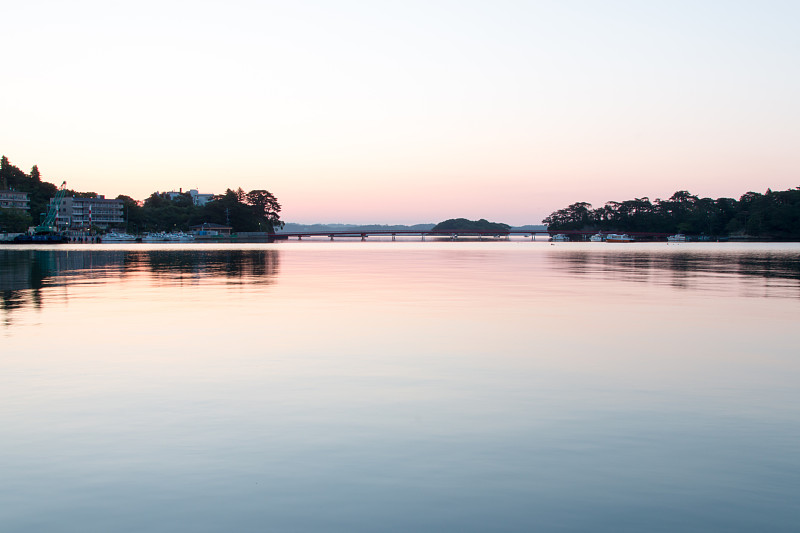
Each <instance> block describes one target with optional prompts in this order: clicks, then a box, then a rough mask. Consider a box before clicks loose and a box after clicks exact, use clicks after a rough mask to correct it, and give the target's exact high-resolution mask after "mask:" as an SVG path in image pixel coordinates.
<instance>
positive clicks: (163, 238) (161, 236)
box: [142, 232, 167, 242]
mask: <svg viewBox="0 0 800 533" xmlns="http://www.w3.org/2000/svg"><path fill="white" fill-rule="evenodd" d="M142 242H167V234H166V233H164V232H158V233H148V234H147V235H145V236H144V237H142Z"/></svg>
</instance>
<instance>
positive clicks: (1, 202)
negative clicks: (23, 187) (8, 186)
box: [0, 190, 31, 211]
mask: <svg viewBox="0 0 800 533" xmlns="http://www.w3.org/2000/svg"><path fill="white" fill-rule="evenodd" d="M30 208H31V201H30V199H29V198H28V193H26V192H20V191H11V190H5V191H0V209H21V210H23V211H28V210H30Z"/></svg>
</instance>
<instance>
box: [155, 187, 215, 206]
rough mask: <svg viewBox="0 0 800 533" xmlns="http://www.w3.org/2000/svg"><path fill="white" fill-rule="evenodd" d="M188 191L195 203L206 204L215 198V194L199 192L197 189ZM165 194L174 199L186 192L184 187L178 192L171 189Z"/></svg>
mask: <svg viewBox="0 0 800 533" xmlns="http://www.w3.org/2000/svg"><path fill="white" fill-rule="evenodd" d="M186 193H188V194H189V196H191V197H192V202H193V203H194V205H206V204H207V203H208V202H210V201H211V200H213V199H214V195H213V194H206V193H200V192H198V190H197V189H189V190H188V191H186ZM164 194H166V195H167V196H169V199H170V200H174V199H175V198H177V197H178V196H180V195H182V194H185V193H184V192H183V189H180V190H178V191H177V192H176V191H169V192H165V193H164Z"/></svg>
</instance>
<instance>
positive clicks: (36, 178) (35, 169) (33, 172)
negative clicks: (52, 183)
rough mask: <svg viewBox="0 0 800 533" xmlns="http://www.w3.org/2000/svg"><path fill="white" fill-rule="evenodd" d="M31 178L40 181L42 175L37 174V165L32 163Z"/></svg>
mask: <svg viewBox="0 0 800 533" xmlns="http://www.w3.org/2000/svg"><path fill="white" fill-rule="evenodd" d="M31 179H32V180H33V181H35V182H40V181H42V176H41V174H39V167H38V166H36V165H33V167H32V168H31Z"/></svg>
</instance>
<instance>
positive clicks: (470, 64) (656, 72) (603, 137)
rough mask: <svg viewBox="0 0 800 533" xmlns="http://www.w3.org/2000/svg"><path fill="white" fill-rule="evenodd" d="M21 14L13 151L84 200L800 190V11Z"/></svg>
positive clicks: (651, 8) (682, 4) (358, 211)
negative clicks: (91, 194)
mask: <svg viewBox="0 0 800 533" xmlns="http://www.w3.org/2000/svg"><path fill="white" fill-rule="evenodd" d="M4 14H5V17H4V18H6V20H9V21H13V23H12V24H8V25H7V26H6V28H5V29H4V31H3V33H2V34H0V47H2V49H4V50H14V53H13V54H8V55H6V56H5V57H4V71H5V72H6V75H5V76H4V81H3V98H2V99H0V116H2V117H3V123H2V127H1V128H0V152H2V153H3V154H5V155H6V156H7V157H8V158H9V159H10V160H11V162H12V163H14V164H16V165H17V166H19V167H21V168H23V169H24V170H26V171H27V170H29V169H30V167H31V166H32V165H33V164H37V165H39V168H40V169H41V171H42V173H43V176H44V178H45V179H48V180H49V181H52V182H60V180H62V179H65V180H67V183H68V186H69V187H70V188H74V189H77V190H82V191H89V190H93V191H96V192H98V193H101V194H106V195H108V196H116V195H117V194H128V195H130V196H133V197H135V198H138V199H143V198H145V197H147V196H148V195H149V194H150V193H151V192H153V191H156V190H159V191H165V190H173V189H175V190H177V189H178V188H181V187H182V188H183V189H188V188H195V187H196V188H199V189H200V191H201V192H213V193H216V192H222V191H223V190H224V189H225V188H226V187H232V188H233V187H239V186H240V187H242V188H243V189H245V190H250V189H257V188H266V189H268V190H270V191H272V192H273V193H274V194H275V195H276V196H277V197H278V199H279V200H280V201H281V203H282V204H283V207H284V211H283V218H284V219H285V220H287V221H291V222H307V223H310V222H352V223H385V224H390V223H416V222H437V221H440V220H443V219H446V218H452V217H467V218H487V219H490V220H496V221H502V222H507V223H510V224H537V223H539V222H540V221H541V219H542V218H543V217H544V216H547V215H548V214H549V213H550V212H551V211H553V210H556V209H559V208H561V207H564V206H566V205H568V204H569V203H572V202H576V201H588V202H591V203H592V204H594V205H596V206H599V205H602V204H603V203H604V202H605V201H607V200H624V199H628V198H633V197H641V196H649V197H650V198H651V199H654V198H656V197H662V198H663V197H668V196H670V195H671V194H672V193H673V192H675V191H676V190H679V189H687V190H690V191H691V192H693V193H695V194H698V195H701V196H711V197H719V196H732V197H738V196H739V195H741V194H743V193H745V192H747V191H749V190H755V191H759V192H763V191H764V190H766V189H767V188H768V187H771V188H773V189H786V188H790V187H795V186H798V185H800V175H798V169H800V150H798V149H797V146H798V145H800V103H798V99H797V94H800V70H799V69H798V62H797V57H800V37H798V34H799V33H800V32H797V31H796V21H797V20H800V4H799V3H796V2H782V1H766V2H758V3H756V2H735V1H731V2H727V1H726V2H722V1H708V0H707V1H693V2H688V1H670V2H666V1H665V2H647V3H643V2H634V1H609V2H602V3H601V2H588V1H570V0H565V1H559V2H550V1H541V2H510V1H509V2H502V1H500V2H492V3H488V2H485V3H469V2H454V1H426V2H422V1H405V2H380V3H365V2H357V1H344V0H343V1H339V2H322V1H319V2H314V1H310V0H302V1H297V2H246V1H232V2H224V3H223V2H212V1H208V2H198V3H189V4H187V3H183V2H173V1H167V2H154V1H143V2H138V3H136V4H129V5H124V6H120V5H117V4H109V3H107V2H100V1H99V0H96V1H94V0H87V1H78V2H74V3H73V2H70V3H66V4H64V3H58V2H42V1H38V0H32V1H29V2H18V3H16V4H15V5H12V6H10V7H6V8H5V9H4ZM31 34H34V35H35V36H36V38H34V39H32V38H30V36H31Z"/></svg>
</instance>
